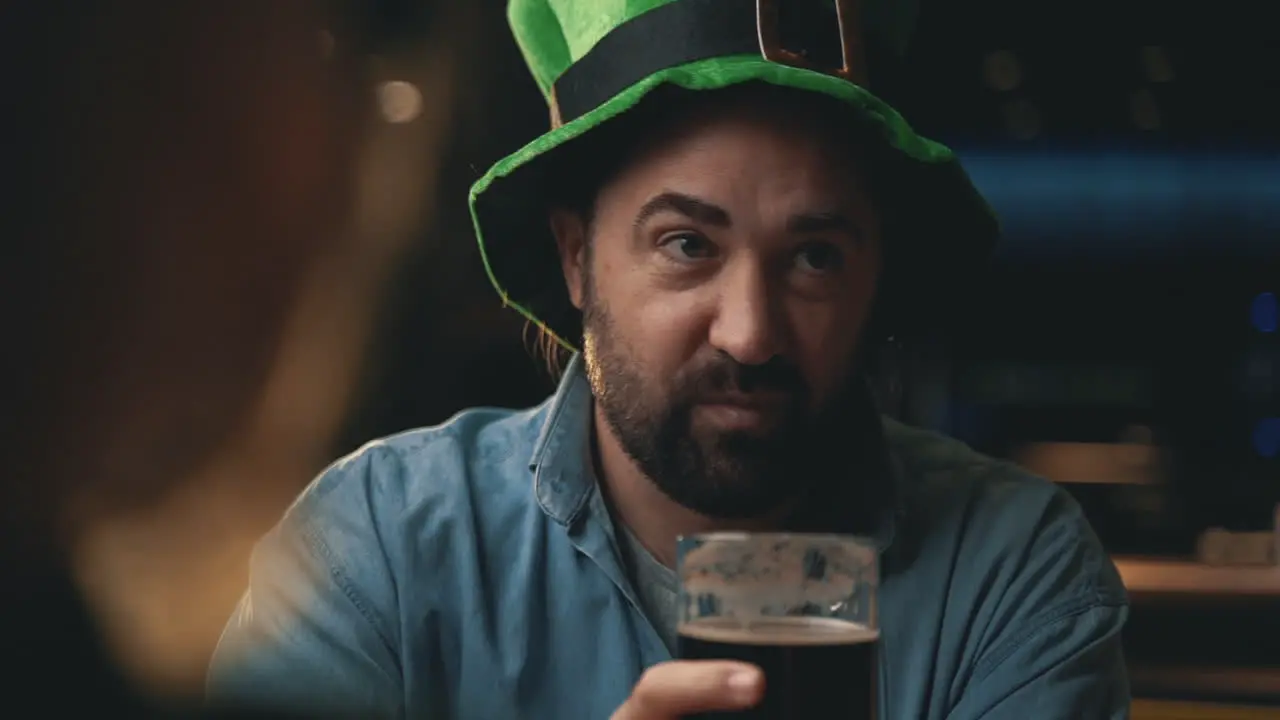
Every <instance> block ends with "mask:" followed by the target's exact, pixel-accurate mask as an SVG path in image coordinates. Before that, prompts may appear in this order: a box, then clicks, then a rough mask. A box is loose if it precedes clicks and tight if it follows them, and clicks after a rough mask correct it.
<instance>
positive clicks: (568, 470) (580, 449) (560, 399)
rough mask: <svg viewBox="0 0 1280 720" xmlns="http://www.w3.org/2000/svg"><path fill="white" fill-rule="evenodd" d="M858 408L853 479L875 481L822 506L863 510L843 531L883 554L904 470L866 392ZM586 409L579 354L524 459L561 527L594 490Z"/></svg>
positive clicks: (587, 393)
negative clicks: (859, 448) (857, 463)
mask: <svg viewBox="0 0 1280 720" xmlns="http://www.w3.org/2000/svg"><path fill="white" fill-rule="evenodd" d="M863 404H864V405H865V408H866V410H865V412H860V413H859V415H858V417H857V419H856V422H855V426H854V428H852V431H853V432H854V433H855V434H856V435H858V436H859V437H860V439H862V440H863V441H864V442H866V450H865V452H860V453H859V454H860V455H862V456H865V457H866V458H867V459H866V463H865V468H866V469H865V472H863V471H859V472H858V473H857V475H858V476H859V477H860V478H867V477H877V476H878V477H879V481H878V482H874V481H873V482H856V483H851V484H850V486H849V489H850V494H849V497H848V498H847V499H844V500H842V501H840V502H836V503H830V504H827V505H828V506H831V505H834V506H837V507H852V508H860V509H864V510H866V511H869V512H860V513H859V512H855V513H854V514H855V515H860V516H861V519H860V520H858V521H855V522H851V523H850V527H849V530H850V531H852V532H856V533H862V534H869V535H870V536H871V538H872V539H873V540H874V541H875V542H876V544H877V545H878V546H879V547H880V549H881V551H882V552H883V551H884V550H886V549H888V547H889V545H890V544H891V543H892V542H893V538H894V534H895V530H896V526H897V524H898V519H899V517H900V515H901V514H902V510H903V503H902V492H901V490H902V474H903V472H904V468H903V464H902V462H901V459H900V458H898V457H897V455H896V454H895V453H892V452H890V449H889V445H888V443H887V441H886V439H885V435H884V424H883V422H882V420H881V418H880V414H879V411H878V410H877V409H876V407H875V403H874V401H873V400H872V399H871V394H870V392H869V391H868V392H867V394H866V402H865V403H863ZM591 410H592V396H591V386H590V384H589V383H588V382H587V377H586V373H585V370H584V367H583V360H582V356H581V355H580V354H575V355H574V356H573V358H572V359H571V360H570V361H569V364H568V365H567V366H566V368H565V371H564V375H563V377H561V379H560V384H559V386H558V387H557V388H556V392H555V394H554V395H553V396H552V397H551V401H550V403H549V405H548V407H547V409H546V412H545V414H544V416H543V418H544V419H543V422H542V428H541V430H540V432H539V434H538V438H537V440H536V441H535V442H534V446H533V453H532V455H531V456H530V457H529V470H530V471H531V472H533V478H534V479H533V491H534V495H535V497H537V500H538V505H539V506H541V507H542V510H543V512H545V513H546V514H547V515H548V516H549V517H551V518H552V519H553V520H555V521H556V522H558V523H560V524H561V525H565V526H572V525H573V523H574V522H575V521H576V520H577V519H578V518H579V517H580V516H581V515H582V514H583V512H584V510H586V509H587V507H588V501H589V500H590V498H591V495H592V492H593V491H594V490H595V475H594V473H593V472H592V470H591V462H592V461H591V444H590V443H591V430H592V427H591V425H592V422H593V420H592V417H593V414H592V411H591ZM846 503H848V504H846ZM840 524H843V523H840Z"/></svg>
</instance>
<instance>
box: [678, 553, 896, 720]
mask: <svg viewBox="0 0 1280 720" xmlns="http://www.w3.org/2000/svg"><path fill="white" fill-rule="evenodd" d="M678 572H679V578H680V616H679V617H680V620H679V623H680V626H679V636H680V638H679V656H680V657H681V658H682V659H686V660H741V661H745V662H749V663H752V664H755V665H757V666H759V667H760V668H761V669H763V670H764V674H765V695H764V700H763V701H762V702H761V703H760V704H759V705H758V706H756V707H755V708H752V709H750V710H747V711H743V712H734V713H711V714H706V715H699V716H697V717H707V718H712V717H724V718H751V719H752V720H766V719H768V720H783V719H784V718H785V719H787V720H875V717H876V694H877V684H878V682H879V671H878V669H879V652H878V646H879V641H880V630H879V626H878V625H877V623H876V590H877V588H878V586H879V564H878V550H877V549H876V546H875V545H874V544H873V543H872V542H871V541H870V540H868V539H865V538H857V537H852V536H847V535H806V534H794V533H709V534H705V535H694V536H689V537H682V538H680V541H679V564H678Z"/></svg>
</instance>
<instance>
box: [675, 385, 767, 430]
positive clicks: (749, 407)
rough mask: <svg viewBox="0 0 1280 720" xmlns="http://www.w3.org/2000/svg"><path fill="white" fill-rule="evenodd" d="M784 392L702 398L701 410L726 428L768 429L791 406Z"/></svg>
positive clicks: (708, 417) (712, 420)
mask: <svg viewBox="0 0 1280 720" xmlns="http://www.w3.org/2000/svg"><path fill="white" fill-rule="evenodd" d="M789 400H790V398H789V396H787V395H784V394H782V393H733V394H722V395H715V396H710V397H705V398H702V399H701V400H700V401H699V402H698V404H697V410H698V411H699V413H700V414H701V415H702V416H703V417H704V418H706V419H708V420H710V421H711V422H712V423H713V424H715V425H718V426H720V427H722V428H725V429H734V430H764V429H768V428H770V427H772V426H774V425H776V424H777V422H778V420H779V419H780V418H781V417H782V415H783V413H784V411H785V410H786V408H787V405H788V404H789Z"/></svg>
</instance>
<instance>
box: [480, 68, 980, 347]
mask: <svg viewBox="0 0 1280 720" xmlns="http://www.w3.org/2000/svg"><path fill="white" fill-rule="evenodd" d="M747 82H764V83H771V84H775V85H781V86H786V87H791V88H796V89H800V90H806V91H811V92H815V93H820V94H822V95H826V96H829V97H831V98H834V99H836V100H838V101H841V102H843V103H846V104H848V105H849V106H850V107H852V108H853V109H854V111H855V112H856V114H857V115H858V116H859V117H860V118H862V119H863V120H865V121H866V125H867V126H868V127H869V128H870V129H871V130H872V131H873V135H874V136H876V138H877V139H876V140H875V141H874V142H876V143H877V144H879V145H881V147H880V148H878V149H882V150H884V151H885V152H883V153H880V154H879V157H881V158H882V159H883V165H884V167H880V168H877V173H876V182H877V183H878V184H879V187H878V189H877V190H878V191H877V193H876V194H877V198H878V200H879V201H880V203H881V205H882V207H880V208H879V211H880V214H881V218H882V245H883V246H884V247H885V248H886V262H885V272H884V277H883V278H882V281H881V288H880V299H879V304H880V306H881V308H882V309H886V310H887V313H886V314H887V316H888V317H891V318H892V320H890V321H889V322H890V323H891V324H892V325H893V326H894V327H902V326H905V325H911V324H914V323H920V322H922V321H924V320H925V318H926V317H927V316H929V315H935V316H936V315H938V314H940V313H941V311H943V310H944V309H945V308H947V307H949V306H954V304H953V299H954V298H953V297H951V296H952V295H953V293H954V292H955V291H956V290H957V288H956V287H955V283H956V282H957V281H959V280H961V279H964V280H967V279H968V278H967V275H968V274H969V273H968V270H970V269H971V268H975V267H976V266H979V265H980V264H981V263H983V262H984V261H985V259H986V258H987V256H988V255H989V254H990V252H991V250H992V248H993V247H994V245H995V242H996V240H997V238H998V236H999V224H998V222H997V220H996V217H995V215H994V213H993V212H992V211H991V209H990V207H989V206H988V205H987V203H986V202H985V201H984V200H983V198H982V196H981V194H980V193H979V192H978V190H977V189H976V188H975V187H974V186H973V184H972V182H971V181H970V180H969V177H968V175H967V174H966V173H965V172H964V169H963V168H962V167H961V166H960V163H959V161H958V160H957V159H956V157H955V155H954V154H953V153H952V152H951V150H950V149H948V148H947V147H946V146H944V145H941V144H939V143H937V142H934V141H932V140H929V139H927V138H925V137H922V136H920V135H918V134H916V132H915V131H914V130H912V128H911V126H910V125H909V124H908V123H907V122H906V120H904V119H903V118H902V116H901V115H899V114H898V112H897V111H896V110H894V109H893V108H892V107H890V106H889V105H888V104H886V103H884V102H883V101H881V100H880V99H879V98H877V97H876V96H874V95H872V94H871V93H870V92H868V91H867V90H865V89H863V88H861V87H859V86H857V85H854V84H852V83H850V82H847V81H845V80H843V79H841V78H838V77H833V76H830V75H826V74H823V73H819V72H815V71H811V70H806V69H802V68H796V67H791V66H789V65H782V64H779V63H774V62H770V61H767V60H765V59H763V58H761V57H759V56H752V55H743V56H734V57H719V58H713V59H709V60H702V61H699V62H695V63H690V64H687V65H680V66H677V67H672V68H667V69H665V70H662V71H659V72H657V73H654V74H652V75H650V76H649V77H647V78H645V79H644V80H642V81H640V82H638V83H636V84H635V85H632V86H631V87H629V88H628V89H626V90H625V91H623V92H621V93H619V94H618V95H616V96H614V97H613V98H612V99H610V100H609V101H608V102H605V103H604V104H602V105H600V106H599V107H597V108H595V109H593V110H592V111H590V112H588V113H586V114H584V115H582V116H581V117H578V118H576V119H574V120H573V121H571V122H568V123H566V124H564V125H561V126H560V127H557V128H554V129H552V130H551V131H549V132H547V133H545V134H543V135H542V136H540V137H538V138H536V139H535V140H533V141H532V142H530V143H529V144H528V145H525V146H524V147H523V148H521V149H520V150H518V151H516V152H515V153H513V154H511V155H509V156H507V157H505V158H503V159H502V160H499V161H498V162H497V163H495V164H494V166H493V167H492V168H490V170H489V172H487V173H486V174H485V175H484V176H483V177H481V178H480V179H479V180H478V181H476V183H475V184H474V185H473V186H472V188H471V193H470V206H471V216H472V220H473V221H474V223H475V229H476V239H477V242H478V244H479V247H480V255H481V259H482V260H483V262H484V267H485V271H486V273H487V274H488V276H489V280H490V282H492V283H493V286H494V289H496V290H497V291H498V294H499V296H500V297H501V298H502V301H503V303H504V304H506V305H508V306H510V307H512V308H513V309H515V310H516V311H517V312H519V313H520V314H522V315H524V316H525V317H526V318H528V319H529V320H531V321H533V322H534V323H536V324H537V325H539V326H540V327H542V328H543V329H545V330H548V331H550V332H551V333H552V334H553V335H554V336H555V338H556V339H557V340H558V341H559V342H560V343H561V344H563V345H565V346H566V347H568V348H570V349H573V348H574V340H575V337H574V334H575V333H576V329H575V323H576V319H575V318H572V317H569V316H568V313H571V311H572V308H571V307H569V306H568V298H567V291H566V289H565V283H564V280H563V276H562V275H561V269H560V263H559V258H558V255H557V251H556V245H555V241H554V237H553V236H552V234H551V229H550V223H549V219H548V215H547V212H548V208H547V206H546V199H545V198H546V194H545V187H546V185H545V184H546V183H547V182H548V181H550V180H551V178H553V177H554V176H553V175H551V174H549V173H550V171H551V168H552V167H554V159H555V157H556V156H557V155H559V154H560V153H559V152H557V151H558V150H559V149H561V148H563V147H564V146H565V145H567V144H569V143H571V142H573V140H574V139H575V138H578V137H580V136H582V135H584V134H585V133H587V132H589V131H591V130H592V129H593V128H596V127H599V126H600V125H602V124H604V123H606V122H608V121H609V120H611V119H613V118H616V117H618V116H619V115H622V114H623V113H625V112H626V111H628V110H630V109H631V108H633V107H635V105H636V104H638V103H639V102H640V101H641V100H642V99H643V98H644V97H645V96H646V95H648V94H649V93H650V92H652V91H653V90H654V89H655V88H657V87H659V86H661V85H664V84H671V85H676V86H679V87H682V88H685V89H688V90H716V89H721V88H726V87H730V86H732V85H738V84H741V83H747Z"/></svg>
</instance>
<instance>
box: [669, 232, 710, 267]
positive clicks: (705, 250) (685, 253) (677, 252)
mask: <svg viewBox="0 0 1280 720" xmlns="http://www.w3.org/2000/svg"><path fill="white" fill-rule="evenodd" d="M662 250H663V251H664V252H665V253H667V255H669V256H670V257H671V258H672V259H673V260H678V261H681V262H687V261H689V260H705V259H707V258H709V257H712V256H714V255H715V250H716V248H715V246H714V245H712V244H711V241H710V240H708V239H706V238H705V237H703V236H701V235H694V234H684V235H672V236H670V237H668V238H666V239H664V240H663V241H662Z"/></svg>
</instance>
